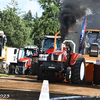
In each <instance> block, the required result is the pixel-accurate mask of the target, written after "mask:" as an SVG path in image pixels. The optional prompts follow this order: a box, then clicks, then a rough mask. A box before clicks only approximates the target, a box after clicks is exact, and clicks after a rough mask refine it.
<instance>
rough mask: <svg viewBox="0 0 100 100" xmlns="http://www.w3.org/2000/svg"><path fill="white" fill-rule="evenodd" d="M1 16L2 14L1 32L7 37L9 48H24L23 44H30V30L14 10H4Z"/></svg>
mask: <svg viewBox="0 0 100 100" xmlns="http://www.w3.org/2000/svg"><path fill="white" fill-rule="evenodd" d="M0 14H2V19H1V22H0V30H2V31H4V33H5V35H6V36H7V40H8V41H7V46H11V47H22V46H23V44H30V42H29V41H31V40H30V30H29V28H26V26H25V24H24V23H23V22H22V21H21V19H20V17H19V16H17V15H16V14H15V13H14V12H13V9H12V8H10V9H7V10H4V11H3V12H0Z"/></svg>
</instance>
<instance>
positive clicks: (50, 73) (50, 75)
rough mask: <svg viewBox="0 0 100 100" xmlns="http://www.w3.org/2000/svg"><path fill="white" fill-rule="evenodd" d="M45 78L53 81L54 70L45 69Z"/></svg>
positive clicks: (54, 80)
mask: <svg viewBox="0 0 100 100" xmlns="http://www.w3.org/2000/svg"><path fill="white" fill-rule="evenodd" d="M45 80H49V82H50V83H55V82H56V79H55V72H52V71H45Z"/></svg>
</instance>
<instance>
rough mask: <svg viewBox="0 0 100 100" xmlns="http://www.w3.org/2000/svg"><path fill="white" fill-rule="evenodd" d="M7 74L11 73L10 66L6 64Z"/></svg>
mask: <svg viewBox="0 0 100 100" xmlns="http://www.w3.org/2000/svg"><path fill="white" fill-rule="evenodd" d="M5 73H6V74H8V73H9V66H8V65H7V64H6V69H5Z"/></svg>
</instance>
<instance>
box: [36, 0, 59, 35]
mask: <svg viewBox="0 0 100 100" xmlns="http://www.w3.org/2000/svg"><path fill="white" fill-rule="evenodd" d="M38 2H39V3H40V5H41V7H42V9H43V10H44V12H43V14H42V16H41V18H40V19H39V20H38V21H37V22H35V23H38V30H36V29H35V30H34V31H35V33H37V34H38V32H39V33H42V32H43V33H44V34H49V35H50V34H51V35H54V34H55V33H56V32H57V31H58V30H59V22H58V13H59V5H60V0H38Z"/></svg>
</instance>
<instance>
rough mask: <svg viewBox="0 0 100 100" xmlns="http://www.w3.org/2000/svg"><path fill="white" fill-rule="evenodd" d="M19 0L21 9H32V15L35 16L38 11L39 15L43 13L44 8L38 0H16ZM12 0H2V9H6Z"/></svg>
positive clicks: (0, 7) (0, 8)
mask: <svg viewBox="0 0 100 100" xmlns="http://www.w3.org/2000/svg"><path fill="white" fill-rule="evenodd" d="M15 1H17V2H18V7H19V8H20V9H21V11H25V12H26V13H27V12H28V11H29V10H31V12H32V15H33V16H35V14H36V12H37V13H38V17H40V16H41V15H42V12H43V10H42V8H41V7H40V5H39V3H38V2H37V0H31V1H30V0H15ZM9 3H11V0H0V10H1V11H2V10H4V9H5V7H6V5H9Z"/></svg>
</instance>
